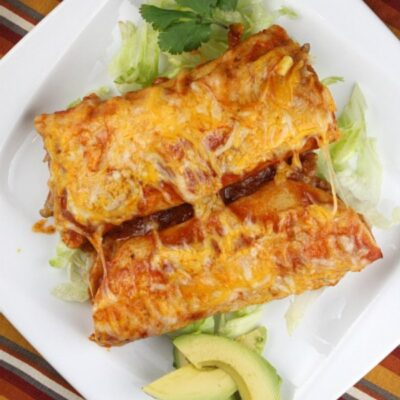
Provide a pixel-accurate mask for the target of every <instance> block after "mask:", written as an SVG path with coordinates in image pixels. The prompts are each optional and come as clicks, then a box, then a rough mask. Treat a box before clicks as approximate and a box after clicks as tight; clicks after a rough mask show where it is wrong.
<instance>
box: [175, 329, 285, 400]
mask: <svg viewBox="0 0 400 400" xmlns="http://www.w3.org/2000/svg"><path fill="white" fill-rule="evenodd" d="M174 345H175V346H176V347H177V348H178V350H179V351H180V352H182V353H183V355H184V356H185V357H186V358H187V359H188V360H189V361H190V363H191V364H193V365H194V366H195V367H197V368H203V367H218V368H220V369H221V370H223V371H225V372H226V373H227V374H228V375H229V376H231V377H232V378H233V380H234V381H235V383H236V385H237V387H238V389H239V393H240V396H241V397H242V399H243V400H279V399H280V384H281V379H280V377H279V375H278V374H277V372H276V370H275V369H274V368H273V367H272V366H271V365H270V364H269V363H268V361H267V360H265V359H264V358H263V357H261V356H260V355H259V354H257V353H256V352H255V351H253V350H250V349H249V348H247V347H246V346H245V345H243V344H241V343H238V342H236V341H234V340H231V339H228V338H225V337H222V336H213V335H206V334H201V335H184V336H180V337H178V338H176V339H175V340H174ZM178 371H179V370H178ZM217 371H218V370H217ZM208 391H209V392H211V390H210V387H209V388H208ZM187 399H189V398H187ZM206 399H207V397H204V400H206Z"/></svg>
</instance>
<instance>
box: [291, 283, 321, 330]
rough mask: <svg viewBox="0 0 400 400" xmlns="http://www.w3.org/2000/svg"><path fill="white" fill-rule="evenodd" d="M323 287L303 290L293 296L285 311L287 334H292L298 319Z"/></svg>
mask: <svg viewBox="0 0 400 400" xmlns="http://www.w3.org/2000/svg"><path fill="white" fill-rule="evenodd" d="M322 292H323V289H320V290H313V291H309V292H304V293H302V294H300V295H297V296H294V297H293V298H292V299H291V301H290V304H289V307H288V309H287V310H286V313H285V320H286V329H287V331H288V333H289V335H292V334H293V332H294V331H295V329H296V328H297V327H298V325H299V323H300V321H301V320H302V319H303V318H304V316H305V314H306V312H307V310H308V309H309V308H310V306H311V305H312V304H313V303H314V302H315V301H316V300H317V299H318V297H319V296H320V295H321V293H322Z"/></svg>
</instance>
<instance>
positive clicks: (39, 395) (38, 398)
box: [0, 367, 53, 400]
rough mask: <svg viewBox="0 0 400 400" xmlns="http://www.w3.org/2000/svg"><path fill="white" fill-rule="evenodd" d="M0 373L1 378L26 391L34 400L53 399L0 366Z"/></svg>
mask: <svg viewBox="0 0 400 400" xmlns="http://www.w3.org/2000/svg"><path fill="white" fill-rule="evenodd" d="M0 375H1V377H2V379H4V380H5V381H7V382H9V383H11V384H12V385H14V386H16V387H18V388H19V389H20V390H22V391H24V392H25V393H28V394H29V395H30V396H32V397H33V398H34V399H35V400H53V399H52V398H51V397H49V396H48V395H47V394H46V393H43V392H42V391H41V390H39V389H37V388H36V387H35V386H32V385H31V384H30V383H28V382H26V381H25V380H23V379H22V378H21V377H19V376H18V375H15V374H13V373H12V372H10V371H8V370H7V369H5V368H3V367H0Z"/></svg>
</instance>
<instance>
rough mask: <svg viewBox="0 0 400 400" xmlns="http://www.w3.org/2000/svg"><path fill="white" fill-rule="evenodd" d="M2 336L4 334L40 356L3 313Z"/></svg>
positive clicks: (0, 328) (0, 324)
mask: <svg viewBox="0 0 400 400" xmlns="http://www.w3.org/2000/svg"><path fill="white" fill-rule="evenodd" d="M0 336H4V337H6V338H7V339H9V340H11V341H12V342H14V343H17V344H18V345H19V346H21V347H23V348H24V349H26V350H29V351H30V352H32V353H35V354H37V355H39V356H40V354H39V353H38V352H37V351H36V350H35V349H34V348H33V347H32V346H31V345H30V344H29V342H28V341H27V340H26V339H25V338H24V337H23V336H22V335H21V334H20V333H19V332H18V331H17V330H16V329H15V328H14V327H13V326H12V325H11V324H10V323H9V322H8V321H7V319H6V318H5V317H4V315H3V314H0Z"/></svg>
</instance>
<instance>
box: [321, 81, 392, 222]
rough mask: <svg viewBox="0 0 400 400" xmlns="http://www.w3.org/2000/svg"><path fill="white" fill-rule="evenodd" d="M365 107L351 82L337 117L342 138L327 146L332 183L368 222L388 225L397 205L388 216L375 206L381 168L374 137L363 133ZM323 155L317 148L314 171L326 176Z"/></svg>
mask: <svg viewBox="0 0 400 400" xmlns="http://www.w3.org/2000/svg"><path fill="white" fill-rule="evenodd" d="M366 108H367V105H366V102H365V98H364V96H363V94H362V92H361V89H360V87H359V86H358V85H355V86H354V88H353V92H352V94H351V97H350V100H349V102H348V104H347V105H346V107H345V108H344V110H343V112H342V114H341V115H340V117H339V119H338V126H339V129H340V131H341V133H342V137H341V139H340V140H339V141H337V142H335V143H333V144H331V145H330V147H329V153H330V159H331V162H332V165H333V169H334V172H335V176H334V182H333V184H334V185H335V187H336V190H337V193H338V194H339V196H340V198H341V199H342V200H343V201H344V202H345V203H346V204H347V205H349V206H351V207H352V208H354V209H355V210H356V211H357V212H359V213H361V214H363V215H364V217H365V218H366V219H367V221H368V222H369V223H370V224H371V225H375V226H377V227H379V228H389V227H390V226H392V225H395V224H398V223H400V208H399V207H397V208H395V209H394V210H393V211H392V214H391V216H390V217H389V218H387V217H385V216H384V215H382V214H381V213H380V212H379V211H378V209H377V207H378V203H379V200H380V197H381V186H382V179H383V168H382V164H381V162H380V160H379V157H378V153H377V151H376V139H374V138H371V137H368V136H367V133H366V132H367V127H366V122H365V110H366ZM326 158H327V157H325V156H324V152H322V151H320V152H319V157H318V172H319V174H320V175H321V176H323V177H325V178H328V177H329V162H330V161H329V160H327V159H326Z"/></svg>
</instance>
